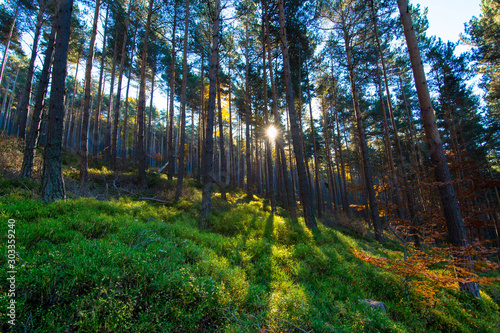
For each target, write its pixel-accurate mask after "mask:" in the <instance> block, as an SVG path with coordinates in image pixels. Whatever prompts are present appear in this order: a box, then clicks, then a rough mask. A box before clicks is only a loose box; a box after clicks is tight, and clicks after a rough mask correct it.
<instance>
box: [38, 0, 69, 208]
mask: <svg viewBox="0 0 500 333" xmlns="http://www.w3.org/2000/svg"><path fill="white" fill-rule="evenodd" d="M72 10H73V0H60V2H59V12H58V19H57V21H58V23H57V37H56V42H55V43H56V46H55V53H54V70H53V75H52V86H51V91H50V103H49V114H48V133H49V136H48V138H47V144H46V146H45V156H44V161H43V176H42V197H43V199H44V200H45V201H55V200H57V199H64V198H65V196H66V194H65V190H64V180H63V177H62V136H63V119H64V94H65V91H66V75H67V60H68V44H69V35H70V26H71V12H72Z"/></svg>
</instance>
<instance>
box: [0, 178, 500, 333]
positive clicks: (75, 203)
mask: <svg viewBox="0 0 500 333" xmlns="http://www.w3.org/2000/svg"><path fill="white" fill-rule="evenodd" d="M67 172H68V174H69V176H71V171H67ZM108 173H109V172H108V171H107V170H92V171H91V174H93V175H95V177H96V178H98V177H103V178H106V177H108V178H110V177H113V176H112V175H108ZM110 179H111V178H110ZM149 181H150V185H152V186H151V187H152V188H155V189H156V190H157V191H160V192H162V191H163V192H162V193H164V194H165V196H166V197H168V193H169V191H170V190H171V187H172V186H173V183H169V182H168V181H167V180H166V179H164V178H163V177H161V176H150V178H149ZM190 182H191V183H190V185H189V186H188V191H187V192H188V193H189V196H190V197H189V200H181V201H179V202H177V203H173V204H171V205H168V206H165V205H158V204H155V203H152V202H146V201H140V200H137V199H138V196H135V197H134V196H133V197H132V198H131V197H118V196H116V197H114V198H111V199H109V200H96V199H94V198H90V197H86V198H85V197H79V198H76V197H75V198H74V199H68V200H65V201H58V202H55V203H51V204H46V203H43V202H41V201H39V198H38V197H37V195H36V194H34V193H36V190H33V189H36V188H38V187H39V183H38V182H36V181H23V183H21V182H20V181H16V180H7V179H4V178H0V220H1V221H2V224H1V225H2V226H1V227H0V230H1V231H0V244H1V245H0V251H1V252H2V253H7V251H6V244H7V220H8V219H15V220H16V251H17V253H18V254H17V274H16V288H17V296H16V302H17V303H16V311H17V312H16V315H17V317H16V322H17V324H16V326H14V331H15V332H25V331H28V332H258V331H259V330H260V331H261V332H310V331H313V332H497V331H498V328H499V318H500V316H499V306H498V304H496V303H495V302H494V301H493V300H492V298H491V297H490V296H489V295H488V294H486V293H483V294H482V296H483V297H482V300H476V299H471V298H469V297H468V296H467V295H465V294H463V293H461V292H459V291H456V290H442V291H440V292H439V294H438V295H436V302H434V303H433V304H431V305H429V304H428V302H422V301H421V300H422V298H423V296H421V295H419V294H416V293H415V292H414V293H413V294H412V295H411V297H409V298H406V297H404V286H403V282H402V280H401V278H400V277H398V276H396V275H394V274H392V273H391V272H387V271H384V270H381V269H379V268H376V267H374V266H372V265H370V264H368V263H365V262H362V261H360V260H359V259H357V258H356V257H355V256H353V255H352V254H351V253H350V251H351V250H352V249H363V250H364V251H367V252H369V253H371V254H373V255H386V256H398V255H400V252H399V250H400V247H399V245H398V244H396V243H393V242H389V244H387V245H384V246H383V245H380V244H378V243H377V242H375V241H373V240H371V239H370V238H366V237H363V236H360V235H357V234H355V233H352V232H349V231H347V230H345V229H335V228H326V227H324V226H322V225H320V227H319V230H318V231H317V232H315V233H312V232H310V231H309V230H307V229H306V228H305V226H304V223H303V221H302V219H300V218H299V219H298V220H292V219H290V218H289V217H287V216H286V214H282V215H276V216H273V215H271V214H270V213H269V207H268V205H267V204H266V203H265V201H264V200H262V199H259V198H257V197H255V200H253V201H250V202H248V201H245V200H244V199H243V194H242V193H239V192H237V191H234V192H232V193H230V195H229V200H228V201H229V202H228V203H226V202H223V201H221V200H220V198H219V197H218V196H217V195H216V196H215V198H214V204H213V205H214V211H213V214H212V224H213V227H212V229H211V230H209V231H200V230H199V229H198V227H197V219H198V212H199V208H200V205H199V203H197V202H198V199H199V198H201V195H200V190H199V187H196V186H195V185H196V184H195V182H193V181H190ZM97 186H99V185H97ZM101 186H102V185H101ZM0 266H1V267H2V269H1V270H0V309H2V310H1V311H0V323H2V324H1V325H2V326H1V329H2V331H6V330H7V329H8V328H9V327H10V326H9V325H8V324H7V320H9V318H8V317H7V315H6V311H5V309H6V308H7V305H8V303H7V302H8V300H9V297H8V295H7V292H8V283H7V280H6V279H7V277H8V273H7V271H8V269H7V257H6V256H2V258H1V259H0ZM488 290H490V291H491V290H494V288H492V287H491V288H490V289H488ZM493 297H498V296H495V295H493ZM362 299H375V300H378V301H382V302H384V303H385V306H386V308H387V312H382V311H378V310H374V309H371V308H369V307H368V306H367V305H365V304H364V303H363V302H360V300H362ZM496 299H498V298H496Z"/></svg>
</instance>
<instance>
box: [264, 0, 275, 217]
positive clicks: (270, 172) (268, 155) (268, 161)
mask: <svg viewBox="0 0 500 333" xmlns="http://www.w3.org/2000/svg"><path fill="white" fill-rule="evenodd" d="M262 6H263V8H264V10H263V13H262V30H263V42H262V77H263V89H264V123H265V126H266V128H269V126H270V123H269V115H268V99H267V68H266V66H267V65H266V56H267V55H266V45H268V43H269V40H268V38H267V36H268V33H267V26H266V22H267V15H268V14H267V0H262ZM269 141H270V138H267V140H266V148H265V149H266V165H267V177H266V180H267V191H268V194H269V197H270V199H271V211H272V213H276V195H275V193H274V172H273V159H272V156H271V150H272V146H271V144H270V142H269Z"/></svg>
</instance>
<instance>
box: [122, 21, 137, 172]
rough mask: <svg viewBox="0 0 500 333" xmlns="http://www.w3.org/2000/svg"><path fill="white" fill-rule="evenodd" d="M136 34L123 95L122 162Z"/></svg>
mask: <svg viewBox="0 0 500 333" xmlns="http://www.w3.org/2000/svg"><path fill="white" fill-rule="evenodd" d="M136 34H137V27H136V28H135V30H134V39H133V41H132V51H131V55H130V67H129V69H128V75H127V92H126V93H125V112H124V115H123V134H122V160H123V161H124V163H125V161H126V159H127V140H128V96H129V92H130V81H131V78H132V67H133V66H132V63H133V61H134V56H135V38H136Z"/></svg>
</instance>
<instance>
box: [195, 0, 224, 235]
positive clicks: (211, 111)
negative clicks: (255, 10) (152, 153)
mask: <svg viewBox="0 0 500 333" xmlns="http://www.w3.org/2000/svg"><path fill="white" fill-rule="evenodd" d="M214 16H215V17H214V23H213V34H212V36H213V39H212V53H211V57H210V68H209V73H208V76H209V79H210V86H209V89H208V109H207V121H206V127H205V144H204V145H203V155H202V161H201V167H202V180H203V190H202V199H201V200H202V201H201V212H200V220H199V226H200V228H202V229H207V228H208V227H209V226H210V225H209V220H208V218H209V214H210V210H211V209H212V183H213V175H212V169H213V150H214V137H213V131H214V116H215V97H216V83H217V82H216V80H217V78H216V76H217V75H216V71H217V61H218V57H217V54H218V50H219V20H220V17H219V16H220V0H215V11H214Z"/></svg>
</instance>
